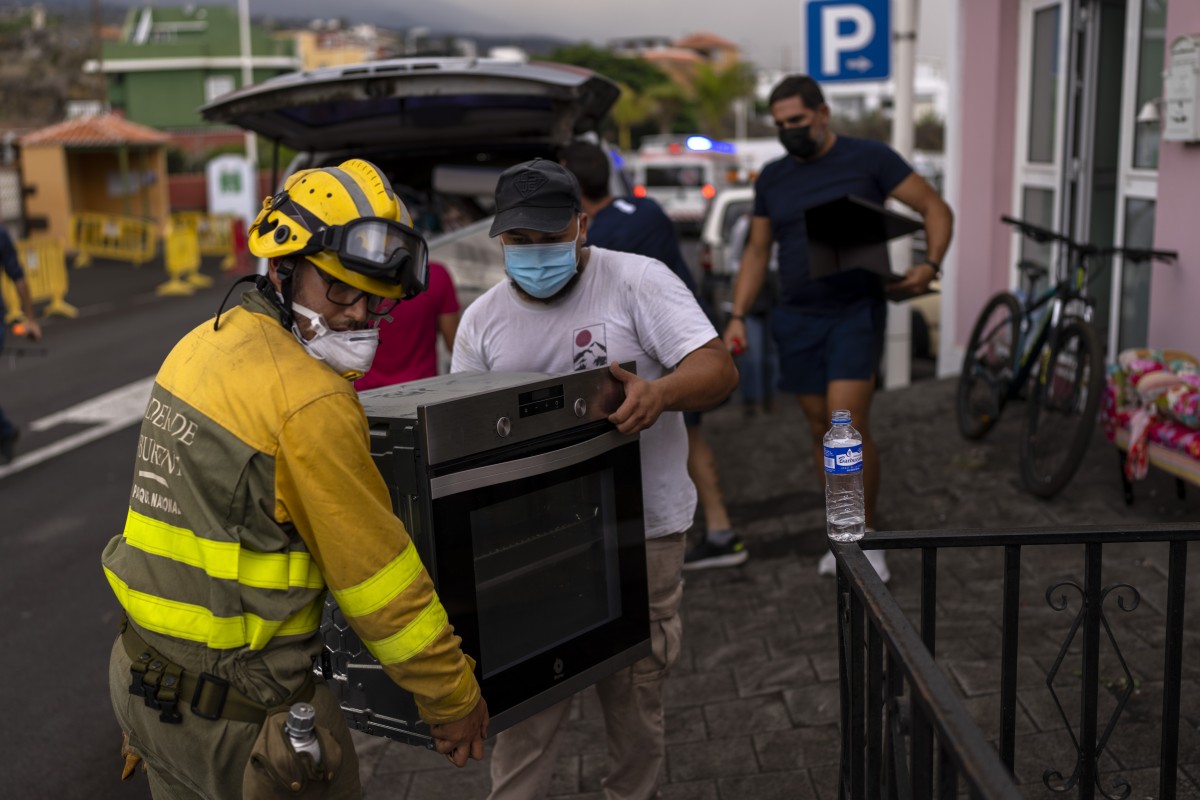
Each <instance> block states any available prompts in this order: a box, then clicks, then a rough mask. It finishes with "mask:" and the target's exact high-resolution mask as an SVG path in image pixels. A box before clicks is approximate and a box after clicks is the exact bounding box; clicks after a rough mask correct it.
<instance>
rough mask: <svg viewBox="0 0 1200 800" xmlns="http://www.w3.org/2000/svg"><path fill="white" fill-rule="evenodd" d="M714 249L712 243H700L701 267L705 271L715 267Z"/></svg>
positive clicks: (710, 270)
mask: <svg viewBox="0 0 1200 800" xmlns="http://www.w3.org/2000/svg"><path fill="white" fill-rule="evenodd" d="M712 257H713V249H712V245H711V244H701V245H700V269H701V271H703V272H712V268H713V263H712V261H713V259H712Z"/></svg>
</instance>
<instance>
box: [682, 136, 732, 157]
mask: <svg viewBox="0 0 1200 800" xmlns="http://www.w3.org/2000/svg"><path fill="white" fill-rule="evenodd" d="M684 144H686V145H687V149H688V150H695V151H697V152H700V153H706V152H710V151H711V152H713V153H734V152H736V151H737V148H736V147H734V146H733V145H732V144H730V143H729V142H717V141H713V140H712V139H710V138H708V137H707V136H689V137H688V138H687V139H686V140H685V142H684Z"/></svg>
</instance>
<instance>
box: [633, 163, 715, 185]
mask: <svg viewBox="0 0 1200 800" xmlns="http://www.w3.org/2000/svg"><path fill="white" fill-rule="evenodd" d="M703 184H704V170H703V169H701V168H700V167H699V166H696V165H691V166H680V167H646V185H647V186H702V185H703Z"/></svg>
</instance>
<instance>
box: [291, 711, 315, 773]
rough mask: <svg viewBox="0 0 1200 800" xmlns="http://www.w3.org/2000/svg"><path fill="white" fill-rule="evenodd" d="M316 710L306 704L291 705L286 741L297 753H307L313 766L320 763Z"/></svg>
mask: <svg viewBox="0 0 1200 800" xmlns="http://www.w3.org/2000/svg"><path fill="white" fill-rule="evenodd" d="M316 727H317V710H316V709H315V708H313V707H312V706H311V705H310V704H308V703H293V704H292V707H291V708H290V709H289V710H288V718H287V722H286V723H284V726H283V728H284V730H285V731H287V735H288V741H289V742H291V745H292V749H293V750H295V751H296V752H297V753H308V755H309V756H310V757H312V760H313V763H314V764H320V763H321V742H320V741H319V740H318V739H317V731H316Z"/></svg>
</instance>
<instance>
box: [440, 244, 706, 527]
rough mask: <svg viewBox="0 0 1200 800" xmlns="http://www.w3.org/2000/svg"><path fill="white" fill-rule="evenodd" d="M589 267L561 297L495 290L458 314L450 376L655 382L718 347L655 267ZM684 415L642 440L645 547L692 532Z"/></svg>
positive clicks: (592, 260)
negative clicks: (612, 366) (586, 374)
mask: <svg viewBox="0 0 1200 800" xmlns="http://www.w3.org/2000/svg"><path fill="white" fill-rule="evenodd" d="M589 250H590V251H591V252H590V254H589V256H588V262H587V266H586V267H585V268H584V270H583V274H582V275H581V276H580V278H579V281H578V282H577V283H576V284H575V286H574V288H572V289H571V291H570V292H568V293H567V295H566V296H565V297H560V298H558V299H556V300H554V301H553V302H552V303H534V302H530V301H529V300H526V299H524V298H522V297H521V296H520V295H519V294H518V293H517V291H516V289H515V288H513V286H512V284H511V282H510V281H507V280H506V281H504V282H502V283H499V284H497V285H496V286H493V287H492V288H491V289H489V290H488V291H487V292H486V293H485V294H484V295H483V296H482V297H480V298H479V299H478V300H476V301H475V302H474V303H472V304H471V305H470V306H468V307H467V310H466V311H465V312H464V313H463V318H462V323H461V324H460V325H459V327H458V334H457V335H456V336H455V337H454V355H453V359H452V361H451V364H450V371H451V372H471V371H479V372H493V371H505V372H508V371H517V372H529V371H532V372H546V373H550V374H553V375H561V374H563V373H567V372H579V371H582V370H586V369H594V368H595V367H602V366H605V365H607V364H608V363H609V362H610V361H617V362H619V363H624V362H627V361H636V362H637V373H638V375H639V376H640V377H642V378H645V379H646V380H651V381H652V380H654V379H655V378H658V377H661V376H662V375H663V374H664V373H666V372H668V371H670V370H672V369H674V368H675V367H676V366H677V365H678V364H679V362H680V361H682V360H683V358H684V356H687V355H688V354H689V353H691V352H693V351H695V350H697V349H699V348H700V347H702V346H703V345H704V344H706V343H707V342H709V341H712V340H713V339H715V338H716V336H717V332H716V331H715V330H713V326H712V324H711V323H710V322H709V321H708V319H707V318H706V317H705V316H704V312H702V311H701V310H700V306H699V305H698V304H697V303H696V299H695V298H694V297H693V296H692V293H691V292H689V291H688V290H687V287H686V286H684V285H683V281H681V280H680V279H679V278H678V277H676V276H675V275H674V274H673V273H672V272H671V270H669V269H667V267H666V266H665V265H663V264H662V263H661V262H659V261H655V260H654V259H652V258H646V257H645V256H638V255H633V254H630V253H619V252H616V251H614V250H604V249H601V248H599V247H590V248H589ZM687 449H688V445H687V431H686V430H684V427H683V414H681V413H680V412H678V411H667V412H664V413H663V414H662V416H660V417H659V418H658V421H657V422H655V423H654V425H652V426H651V427H649V428H648V429H646V430H644V431H642V436H641V454H642V503H643V507H644V509H645V521H646V538H647V539H653V538H655V537H658V536H665V535H666V534H668V533H677V532H679V531H683V530H687V529H688V528H689V527H691V524H692V518H693V516H694V515H695V513H696V487H695V486H694V485H693V484H692V481H691V479H690V478H689V477H688V473H687Z"/></svg>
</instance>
